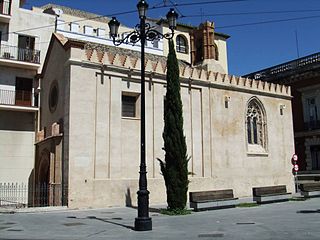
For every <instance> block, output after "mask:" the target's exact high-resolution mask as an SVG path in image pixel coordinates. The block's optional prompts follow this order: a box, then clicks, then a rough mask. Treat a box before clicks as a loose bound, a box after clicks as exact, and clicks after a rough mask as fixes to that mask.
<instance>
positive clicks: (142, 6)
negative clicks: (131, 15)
mask: <svg viewBox="0 0 320 240" xmlns="http://www.w3.org/2000/svg"><path fill="white" fill-rule="evenodd" d="M148 7H149V5H148V3H147V2H146V1H144V0H140V1H139V3H138V4H137V8H138V13H139V17H140V18H145V17H146V15H147V10H148Z"/></svg>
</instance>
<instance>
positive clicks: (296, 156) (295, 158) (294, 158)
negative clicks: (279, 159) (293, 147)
mask: <svg viewBox="0 0 320 240" xmlns="http://www.w3.org/2000/svg"><path fill="white" fill-rule="evenodd" d="M292 160H293V161H294V162H296V161H298V155H297V154H293V156H292Z"/></svg>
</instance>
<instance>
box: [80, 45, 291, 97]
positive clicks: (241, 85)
mask: <svg viewBox="0 0 320 240" xmlns="http://www.w3.org/2000/svg"><path fill="white" fill-rule="evenodd" d="M83 57H84V59H85V60H86V61H89V62H92V63H100V64H103V65H114V66H118V67H123V68H127V69H133V70H140V68H141V63H140V52H136V51H131V50H127V49H119V48H116V47H110V46H103V45H97V44H92V43H86V44H85V46H84V56H83ZM145 59H146V63H145V64H146V66H145V70H146V72H152V73H154V74H160V75H165V74H166V71H167V63H166V57H163V56H155V55H152V54H146V57H145ZM179 66H180V77H181V78H183V79H189V80H191V82H193V84H197V83H196V82H199V81H200V82H204V83H210V85H211V86H217V87H219V86H220V87H226V88H234V89H239V90H241V89H244V90H252V91H258V92H263V93H268V94H276V95H279V96H285V97H291V88H290V87H289V86H286V85H280V84H275V83H269V82H265V81H261V80H254V79H249V78H243V77H238V76H234V75H228V74H223V73H219V72H212V71H207V70H205V69H203V68H201V66H196V67H193V66H190V65H188V64H186V63H184V62H182V61H179Z"/></svg>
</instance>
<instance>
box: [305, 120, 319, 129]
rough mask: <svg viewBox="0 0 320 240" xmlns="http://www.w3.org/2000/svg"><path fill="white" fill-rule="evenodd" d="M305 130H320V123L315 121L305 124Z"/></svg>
mask: <svg viewBox="0 0 320 240" xmlns="http://www.w3.org/2000/svg"><path fill="white" fill-rule="evenodd" d="M304 129H305V130H317V129H320V121H319V120H314V121H309V122H305V123H304Z"/></svg>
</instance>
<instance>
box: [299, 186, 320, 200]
mask: <svg viewBox="0 0 320 240" xmlns="http://www.w3.org/2000/svg"><path fill="white" fill-rule="evenodd" d="M299 188H300V190H301V194H302V195H303V196H304V197H319V196H320V183H301V184H299Z"/></svg>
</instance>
